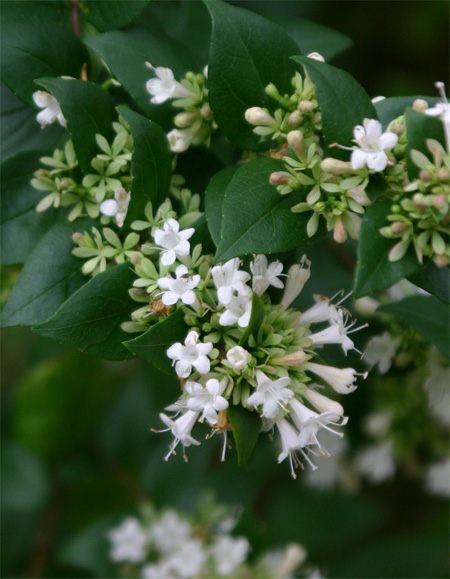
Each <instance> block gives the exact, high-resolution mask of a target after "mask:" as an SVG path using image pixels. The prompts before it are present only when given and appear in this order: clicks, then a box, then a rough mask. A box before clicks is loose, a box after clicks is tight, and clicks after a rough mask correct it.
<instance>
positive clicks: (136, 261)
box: [130, 253, 141, 265]
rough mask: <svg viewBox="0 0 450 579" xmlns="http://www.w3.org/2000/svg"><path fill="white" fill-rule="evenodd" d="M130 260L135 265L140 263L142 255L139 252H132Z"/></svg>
mask: <svg viewBox="0 0 450 579" xmlns="http://www.w3.org/2000/svg"><path fill="white" fill-rule="evenodd" d="M130 261H131V263H132V264H133V265H140V263H141V256H140V255H139V253H132V254H131V257H130Z"/></svg>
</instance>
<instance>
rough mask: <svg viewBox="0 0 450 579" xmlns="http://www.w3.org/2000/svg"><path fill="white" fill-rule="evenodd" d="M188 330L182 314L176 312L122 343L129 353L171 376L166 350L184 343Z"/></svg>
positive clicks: (171, 369)
mask: <svg viewBox="0 0 450 579" xmlns="http://www.w3.org/2000/svg"><path fill="white" fill-rule="evenodd" d="M187 333H188V328H187V326H186V324H185V323H184V312H183V310H182V309H179V310H177V311H176V312H175V313H174V314H171V315H170V316H169V317H167V318H166V319H165V320H163V321H162V322H159V323H157V324H155V325H154V326H152V327H151V328H150V329H149V330H147V331H146V332H145V334H142V336H139V337H138V338H135V339H134V340H128V342H124V346H125V347H127V348H128V349H129V350H130V352H133V354H135V355H136V356H139V358H143V359H144V360H146V361H147V362H150V364H153V366H155V367H156V368H158V370H161V371H162V372H166V373H167V374H173V367H172V360H171V359H170V358H168V357H167V355H166V352H167V349H168V348H170V346H172V344H175V343H176V342H184V340H185V338H186V336H187Z"/></svg>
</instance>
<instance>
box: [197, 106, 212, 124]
mask: <svg viewBox="0 0 450 579" xmlns="http://www.w3.org/2000/svg"><path fill="white" fill-rule="evenodd" d="M200 114H201V115H202V118H203V119H205V120H206V121H210V120H211V119H212V117H213V112H212V110H211V107H210V106H209V105H203V106H202V108H201V109H200Z"/></svg>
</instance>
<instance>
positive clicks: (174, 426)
mask: <svg viewBox="0 0 450 579" xmlns="http://www.w3.org/2000/svg"><path fill="white" fill-rule="evenodd" d="M199 414H200V413H199V412H194V411H193V410H188V411H187V412H185V413H184V414H182V415H181V416H180V418H177V420H172V419H171V418H169V417H168V416H167V415H166V414H164V413H163V412H161V414H160V415H159V417H160V418H161V420H162V421H163V422H164V424H165V425H166V426H168V428H167V429H166V430H163V431H162V432H166V431H167V430H170V431H171V432H172V434H173V436H174V438H175V440H174V441H173V443H172V444H171V445H170V450H169V453H168V454H167V456H166V457H165V459H164V460H168V458H169V456H170V455H171V454H172V453H173V454H175V449H176V447H177V445H178V443H179V442H181V444H182V445H183V458H184V460H186V461H187V457H186V453H185V451H184V449H185V448H186V447H187V446H191V444H193V445H195V446H199V445H200V442H199V441H198V440H195V438H192V436H191V430H192V429H193V428H194V425H195V423H196V422H197V419H198V416H199Z"/></svg>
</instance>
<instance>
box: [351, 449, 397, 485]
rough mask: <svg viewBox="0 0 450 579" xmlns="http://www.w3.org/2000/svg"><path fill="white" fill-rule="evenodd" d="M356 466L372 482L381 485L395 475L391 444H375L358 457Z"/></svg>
mask: <svg viewBox="0 0 450 579" xmlns="http://www.w3.org/2000/svg"><path fill="white" fill-rule="evenodd" d="M356 466H357V467H358V470H359V472H360V473H361V474H363V475H364V476H366V477H367V478H368V479H369V480H370V481H371V482H373V483H379V482H381V481H383V480H386V479H388V478H392V477H393V476H394V474H395V462H394V457H393V456H392V447H391V444H390V443H389V442H383V443H380V444H374V445H372V446H370V447H368V448H367V449H366V450H365V451H363V452H361V453H360V454H359V455H358V456H357V457H356Z"/></svg>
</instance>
